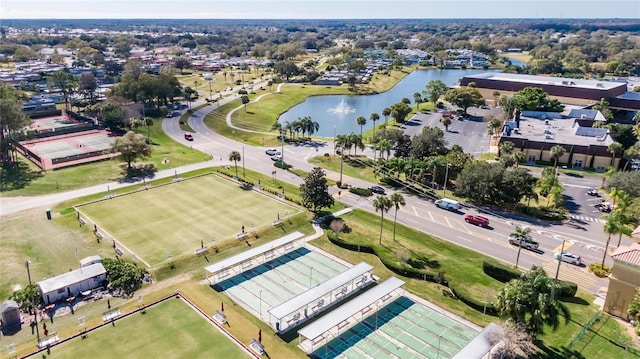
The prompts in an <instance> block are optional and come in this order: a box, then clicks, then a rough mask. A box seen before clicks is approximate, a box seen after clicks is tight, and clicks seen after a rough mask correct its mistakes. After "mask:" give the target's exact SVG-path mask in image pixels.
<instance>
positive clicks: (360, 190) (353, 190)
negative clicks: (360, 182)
mask: <svg viewBox="0 0 640 359" xmlns="http://www.w3.org/2000/svg"><path fill="white" fill-rule="evenodd" d="M349 192H351V193H355V194H357V195H358V196H363V197H369V196H371V195H373V192H371V190H369V189H366V188H360V187H351V188H349Z"/></svg>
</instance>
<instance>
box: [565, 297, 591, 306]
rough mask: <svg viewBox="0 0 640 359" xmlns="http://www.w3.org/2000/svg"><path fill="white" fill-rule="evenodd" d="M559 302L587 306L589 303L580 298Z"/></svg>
mask: <svg viewBox="0 0 640 359" xmlns="http://www.w3.org/2000/svg"><path fill="white" fill-rule="evenodd" d="M560 301H561V302H563V303H573V304H579V305H589V304H590V303H589V302H588V301H586V300H584V299H582V298H580V297H571V298H560Z"/></svg>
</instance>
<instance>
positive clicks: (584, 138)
mask: <svg viewBox="0 0 640 359" xmlns="http://www.w3.org/2000/svg"><path fill="white" fill-rule="evenodd" d="M603 119H604V116H602V114H601V113H600V112H599V111H596V110H573V111H571V112H570V113H569V114H568V115H563V114H560V113H550V112H535V111H523V112H522V114H518V113H516V116H515V117H514V120H513V121H506V122H505V123H504V127H503V129H502V133H501V134H500V139H499V141H498V144H501V143H504V142H511V143H513V145H514V150H515V151H522V152H524V154H525V156H524V158H525V161H526V162H528V163H535V162H538V161H540V162H546V163H553V162H554V160H553V158H552V156H551V148H553V147H554V146H561V147H562V148H564V154H563V155H562V156H561V157H560V158H558V164H559V165H563V166H568V167H570V168H575V169H591V170H595V171H598V172H604V171H605V170H606V169H607V168H608V167H609V166H614V167H616V168H618V166H619V164H620V158H621V154H616V155H615V156H613V155H612V154H611V153H610V152H609V151H608V147H609V145H610V144H612V143H613V142H614V141H613V139H612V138H611V136H610V134H609V131H608V130H607V129H606V128H595V127H592V125H593V123H594V122H596V121H601V120H603Z"/></svg>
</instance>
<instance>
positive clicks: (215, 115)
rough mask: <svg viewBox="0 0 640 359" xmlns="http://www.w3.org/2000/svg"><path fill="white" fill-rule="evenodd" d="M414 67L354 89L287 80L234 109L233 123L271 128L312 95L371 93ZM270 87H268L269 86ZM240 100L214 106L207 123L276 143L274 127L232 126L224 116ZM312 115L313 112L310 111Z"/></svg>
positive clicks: (252, 140) (235, 135)
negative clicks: (256, 99)
mask: <svg viewBox="0 0 640 359" xmlns="http://www.w3.org/2000/svg"><path fill="white" fill-rule="evenodd" d="M414 69H415V67H407V68H405V69H403V70H393V71H390V73H389V75H382V74H376V75H374V78H373V81H372V82H371V83H369V84H366V85H358V86H356V88H355V89H350V88H349V87H348V86H347V85H342V86H314V85H306V84H303V85H300V84H285V85H283V86H282V88H281V92H279V93H273V94H271V95H269V96H265V97H263V98H262V99H260V101H258V102H251V103H249V104H248V105H247V106H246V111H245V109H244V108H242V109H239V110H238V111H236V112H234V113H233V115H232V118H231V121H232V123H233V124H234V125H236V126H238V127H241V128H246V129H248V130H252V131H260V132H271V126H272V125H273V123H274V122H275V121H276V120H277V119H278V117H279V116H280V114H282V113H284V112H286V111H287V110H288V109H289V108H291V107H293V106H295V105H297V104H299V103H301V102H303V101H304V100H305V99H306V98H307V97H309V96H317V95H353V94H371V93H380V92H384V91H388V90H389V89H391V88H392V87H393V86H394V85H395V84H397V83H398V82H399V81H400V80H402V79H403V78H404V77H405V76H406V75H408V74H409V73H411V71H413V70H414ZM277 86H278V84H274V85H273V88H272V89H271V90H272V91H275V90H276V88H277ZM267 91H269V89H267ZM264 93H265V92H261V91H258V92H257V93H256V95H253V94H250V95H249V98H250V99H251V100H253V99H254V98H255V97H257V96H259V95H262V94H264ZM241 105H242V103H241V102H240V100H239V99H238V100H235V101H233V102H231V103H229V104H227V105H225V106H221V107H220V109H215V110H214V111H212V112H211V113H209V114H208V115H207V116H206V117H205V124H206V125H207V126H208V127H209V128H211V129H212V130H214V131H216V132H218V133H220V134H222V135H224V136H226V137H229V138H232V139H235V140H238V141H244V142H246V143H248V144H250V145H253V146H275V145H278V144H279V142H278V141H277V138H276V137H277V135H278V133H276V132H275V131H274V132H272V134H271V135H268V134H261V133H251V132H245V131H238V130H231V129H230V128H228V127H227V125H226V120H225V116H226V114H227V113H228V112H229V111H231V110H232V109H234V108H236V107H239V106H241ZM311 117H312V118H313V115H311ZM380 123H382V122H380Z"/></svg>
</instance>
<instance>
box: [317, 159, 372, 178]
mask: <svg viewBox="0 0 640 359" xmlns="http://www.w3.org/2000/svg"><path fill="white" fill-rule="evenodd" d="M309 163H310V164H312V165H314V166H317V167H320V168H324V169H327V170H329V171H333V172H335V173H337V174H338V175H339V174H340V156H339V155H336V156H333V155H332V156H329V157H325V156H315V157H312V158H310V159H309ZM342 174H343V175H345V176H349V177H353V178H359V179H362V180H365V181H368V182H371V183H376V182H378V178H375V176H374V175H373V160H371V159H369V158H366V157H357V156H346V155H345V156H344V161H343V164H342Z"/></svg>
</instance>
